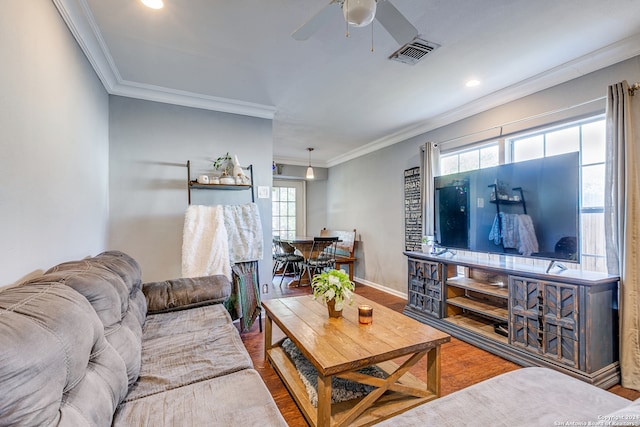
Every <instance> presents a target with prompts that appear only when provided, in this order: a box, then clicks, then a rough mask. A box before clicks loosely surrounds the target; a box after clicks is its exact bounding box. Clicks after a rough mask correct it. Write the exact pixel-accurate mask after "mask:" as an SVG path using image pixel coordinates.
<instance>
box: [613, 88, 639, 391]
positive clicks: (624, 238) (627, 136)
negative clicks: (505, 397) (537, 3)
mask: <svg viewBox="0 0 640 427" xmlns="http://www.w3.org/2000/svg"><path fill="white" fill-rule="evenodd" d="M638 98H640V93H636V94H635V96H634V95H633V93H632V92H631V91H630V90H629V85H628V84H627V82H626V81H623V82H621V83H617V84H615V85H611V86H609V88H608V94H607V114H606V125H607V141H606V162H605V236H606V254H607V268H608V271H609V273H611V274H617V275H619V276H620V370H621V374H622V386H623V387H627V388H632V389H635V390H640V174H639V172H638V167H639V166H640V100H639V99H638Z"/></svg>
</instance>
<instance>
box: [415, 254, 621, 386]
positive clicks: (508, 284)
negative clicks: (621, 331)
mask: <svg viewBox="0 0 640 427" xmlns="http://www.w3.org/2000/svg"><path fill="white" fill-rule="evenodd" d="M404 254H405V255H406V256H407V257H408V298H407V306H406V307H405V309H404V313H405V314H406V315H407V316H409V317H412V318H414V319H416V320H419V321H421V322H424V323H426V324H428V325H431V326H434V327H436V328H438V329H441V330H443V331H445V332H447V333H449V334H451V335H453V336H454V337H456V338H459V339H461V340H463V341H466V342H469V343H470V344H473V345H475V346H477V347H480V348H483V349H485V350H487V351H490V352H492V353H495V354H497V355H499V356H502V357H504V358H505V359H508V360H511V361H513V362H516V363H518V364H521V365H523V366H545V367H549V368H553V369H557V370H560V371H563V372H565V373H567V374H569V375H572V376H574V377H576V378H579V379H581V380H583V381H586V382H588V383H590V384H594V385H596V386H598V387H602V388H608V387H611V386H613V385H615V384H617V383H618V382H619V381H620V369H619V363H618V310H617V307H618V282H619V280H618V277H617V276H611V275H607V274H604V273H596V272H584V271H580V270H572V269H568V270H562V271H560V272H558V273H554V272H553V271H552V272H549V273H547V272H546V271H545V269H544V268H543V267H536V266H533V265H520V264H517V263H515V262H508V261H505V260H504V258H501V260H499V261H486V260H485V261H479V260H478V259H479V258H480V257H477V258H472V257H461V256H458V255H455V256H452V255H450V254H447V255H443V256H435V255H428V254H424V253H421V252H404Z"/></svg>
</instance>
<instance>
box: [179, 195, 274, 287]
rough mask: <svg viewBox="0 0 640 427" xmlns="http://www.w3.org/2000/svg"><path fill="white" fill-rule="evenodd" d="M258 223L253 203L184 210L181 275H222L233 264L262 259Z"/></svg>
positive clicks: (259, 226) (191, 206)
mask: <svg viewBox="0 0 640 427" xmlns="http://www.w3.org/2000/svg"><path fill="white" fill-rule="evenodd" d="M262 250H263V244H262V223H261V222H260V212H259V211H258V207H257V205H256V204H255V203H248V204H245V205H225V206H200V205H190V206H189V207H188V208H187V212H186V214H185V221H184V230H183V236H182V276H183V277H198V276H211V275H214V274H222V275H225V276H227V277H228V278H229V280H231V266H232V265H233V264H237V263H241V262H247V261H258V260H260V259H261V258H262Z"/></svg>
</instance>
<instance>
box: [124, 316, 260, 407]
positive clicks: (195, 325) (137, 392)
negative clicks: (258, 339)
mask: <svg viewBox="0 0 640 427" xmlns="http://www.w3.org/2000/svg"><path fill="white" fill-rule="evenodd" d="M248 368H253V363H252V361H251V357H250V356H249V353H247V350H246V349H245V347H244V344H243V343H242V339H241V338H240V335H239V334H238V331H237V329H236V327H235V326H234V325H233V323H232V322H231V317H230V316H229V313H228V312H227V311H226V309H225V308H224V306H222V305H219V304H218V305H210V306H205V307H198V308H193V309H191V310H181V311H173V312H169V313H161V314H154V315H149V316H148V317H147V321H146V323H145V325H144V331H143V345H142V369H141V370H140V377H139V378H138V381H137V382H136V383H135V384H134V385H133V386H132V387H131V388H130V390H129V394H128V395H127V397H126V401H133V400H136V399H140V398H142V397H145V396H149V395H152V394H156V393H160V392H163V391H167V390H171V389H174V388H177V387H182V386H184V385H187V384H191V383H193V382H196V381H202V380H206V379H210V378H214V377H219V376H222V375H226V374H229V373H232V372H236V371H239V370H242V369H248Z"/></svg>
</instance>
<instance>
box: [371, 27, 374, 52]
mask: <svg viewBox="0 0 640 427" xmlns="http://www.w3.org/2000/svg"><path fill="white" fill-rule="evenodd" d="M373 27H374V25H373V22H372V23H371V52H373Z"/></svg>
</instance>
